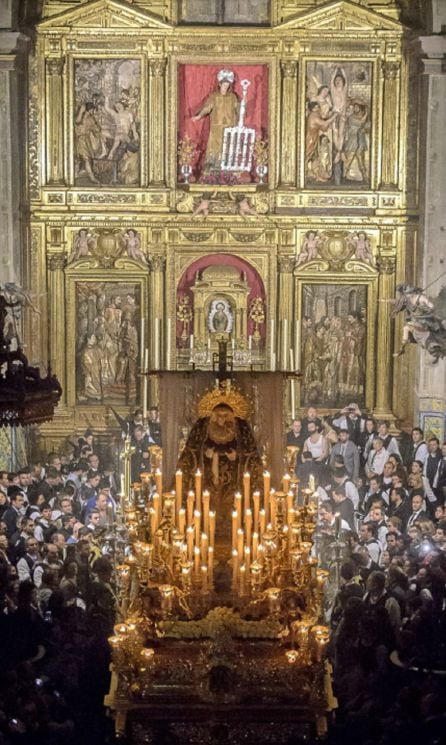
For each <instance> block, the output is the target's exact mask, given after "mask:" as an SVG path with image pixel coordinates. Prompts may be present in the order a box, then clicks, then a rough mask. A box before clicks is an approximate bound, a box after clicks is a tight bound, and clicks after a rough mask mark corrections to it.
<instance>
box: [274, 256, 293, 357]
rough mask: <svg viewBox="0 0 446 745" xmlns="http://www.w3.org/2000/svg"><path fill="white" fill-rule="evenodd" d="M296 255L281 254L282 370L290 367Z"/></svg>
mask: <svg viewBox="0 0 446 745" xmlns="http://www.w3.org/2000/svg"><path fill="white" fill-rule="evenodd" d="M294 263H295V257H294V256H279V257H278V265H279V297H280V302H279V316H278V325H279V326H278V329H277V334H278V341H279V344H280V346H279V349H278V359H279V361H280V368H281V369H282V370H289V369H290V348H291V343H290V339H291V334H292V330H293V328H292V327H293V270H294Z"/></svg>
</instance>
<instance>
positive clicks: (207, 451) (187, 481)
mask: <svg viewBox="0 0 446 745" xmlns="http://www.w3.org/2000/svg"><path fill="white" fill-rule="evenodd" d="M177 468H180V469H181V470H182V472H183V489H184V491H183V493H184V494H186V495H187V493H188V491H190V490H194V477H195V472H196V470H197V469H200V471H201V472H202V475H203V490H204V489H207V490H208V491H209V492H210V505H211V509H214V510H216V512H217V519H216V540H217V543H220V544H230V541H231V513H232V510H233V506H234V495H235V492H237V491H240V492H241V491H242V489H243V474H244V473H245V472H246V471H248V472H249V473H250V475H251V492H252V491H254V490H256V489H257V490H259V491H260V490H261V489H262V486H263V465H262V461H261V458H260V455H259V452H258V449H257V445H256V443H255V440H254V436H253V434H252V431H251V428H250V426H249V424H248V422H247V421H246V420H244V419H242V418H240V417H238V416H236V415H235V413H234V410H233V409H232V408H231V406H230V405H228V404H227V403H219V404H217V405H216V406H214V408H213V409H212V411H211V412H210V416H206V417H201V418H200V419H198V420H197V422H196V423H195V424H194V426H193V427H192V430H191V432H190V435H189V437H188V439H187V442H186V445H185V447H184V450H183V452H182V453H181V455H180V458H179V460H178V465H177Z"/></svg>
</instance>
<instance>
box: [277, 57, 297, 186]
mask: <svg viewBox="0 0 446 745" xmlns="http://www.w3.org/2000/svg"><path fill="white" fill-rule="evenodd" d="M280 67H281V71H282V125H281V133H280V134H281V138H280V142H281V146H280V185H281V186H294V185H295V183H296V118H297V62H295V61H294V60H283V61H282V62H281V64H280Z"/></svg>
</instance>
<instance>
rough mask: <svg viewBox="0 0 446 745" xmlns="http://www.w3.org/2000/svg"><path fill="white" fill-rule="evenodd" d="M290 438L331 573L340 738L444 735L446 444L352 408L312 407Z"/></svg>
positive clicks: (400, 739) (422, 739)
mask: <svg viewBox="0 0 446 745" xmlns="http://www.w3.org/2000/svg"><path fill="white" fill-rule="evenodd" d="M287 445H288V447H289V448H299V450H296V451H295V452H296V453H297V458H296V472H297V475H298V476H299V479H300V485H301V486H307V485H308V484H309V483H311V484H313V479H314V485H315V488H316V491H317V494H318V502H319V509H318V512H319V517H318V524H317V530H316V534H315V547H316V552H317V554H318V556H319V560H320V563H321V565H322V566H324V567H326V568H328V569H329V570H330V573H331V578H332V580H333V581H332V582H331V583H330V587H331V588H333V589H332V592H331V593H330V592H328V593H327V597H326V608H325V611H326V620H327V623H329V624H330V626H331V629H332V635H331V644H330V656H331V659H332V661H333V666H334V686H335V693H336V695H337V697H338V699H339V705H340V709H339V712H338V715H337V725H336V727H335V728H334V730H333V731H332V732H331V738H332V740H333V742H336V743H337V742H355V743H363V742H364V743H372V742H373V743H375V745H376V744H377V743H379V744H380V745H385V744H387V743H390V742H392V745H396V743H404V744H405V745H407V743H412V742H417V743H423V745H427V743H429V745H431V744H432V745H433V743H441V742H444V739H442V738H444V727H445V724H446V714H445V712H446V592H445V591H446V512H445V501H446V443H443V444H441V443H440V442H439V440H438V438H437V437H435V436H428V437H427V438H425V437H424V433H423V431H422V430H421V429H420V428H419V427H414V428H413V429H412V431H411V433H410V436H409V437H408V436H401V435H399V436H398V437H396V436H395V435H393V434H392V432H391V431H390V428H389V424H388V423H387V422H378V421H375V419H374V418H373V417H370V416H367V415H365V414H364V413H362V412H361V411H360V410H359V408H358V406H357V405H356V404H355V403H351V404H350V405H349V406H347V407H345V408H344V409H343V410H342V411H340V412H338V413H337V414H336V415H334V416H333V417H330V418H324V417H322V416H320V415H319V414H318V412H317V410H316V409H315V408H314V407H310V408H309V409H308V411H307V413H306V416H305V417H303V418H302V419H296V420H294V422H293V424H292V427H291V429H290V431H289V432H288V434H287Z"/></svg>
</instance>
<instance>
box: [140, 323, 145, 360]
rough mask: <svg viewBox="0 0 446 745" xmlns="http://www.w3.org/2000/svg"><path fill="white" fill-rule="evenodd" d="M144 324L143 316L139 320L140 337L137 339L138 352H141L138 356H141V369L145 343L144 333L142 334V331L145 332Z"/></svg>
mask: <svg viewBox="0 0 446 745" xmlns="http://www.w3.org/2000/svg"><path fill="white" fill-rule="evenodd" d="M145 323H146V319H145V318H144V316H143V317H142V318H141V336H140V339H139V344H140V350H141V352H140V354H141V367H143V365H144V341H145V333H144V331H145Z"/></svg>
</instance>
